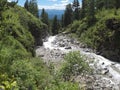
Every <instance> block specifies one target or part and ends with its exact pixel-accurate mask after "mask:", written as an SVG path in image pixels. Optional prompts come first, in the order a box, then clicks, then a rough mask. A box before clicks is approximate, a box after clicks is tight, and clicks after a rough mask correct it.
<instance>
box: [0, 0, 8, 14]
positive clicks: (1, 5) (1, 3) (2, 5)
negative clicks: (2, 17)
mask: <svg viewBox="0 0 120 90" xmlns="http://www.w3.org/2000/svg"><path fill="white" fill-rule="evenodd" d="M6 4H7V0H0V12H1V11H2V10H5V9H6V8H7V6H6ZM0 14H1V13H0Z"/></svg>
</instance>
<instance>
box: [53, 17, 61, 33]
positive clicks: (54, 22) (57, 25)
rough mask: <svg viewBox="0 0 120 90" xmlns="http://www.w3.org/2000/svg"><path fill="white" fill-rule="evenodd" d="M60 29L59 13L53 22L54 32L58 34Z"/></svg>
mask: <svg viewBox="0 0 120 90" xmlns="http://www.w3.org/2000/svg"><path fill="white" fill-rule="evenodd" d="M58 30H59V22H58V19H57V15H55V16H54V19H53V23H52V34H53V35H56V34H58Z"/></svg>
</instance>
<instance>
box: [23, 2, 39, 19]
mask: <svg viewBox="0 0 120 90" xmlns="http://www.w3.org/2000/svg"><path fill="white" fill-rule="evenodd" d="M24 7H25V8H26V9H27V10H28V11H29V12H30V13H32V14H33V15H34V16H36V17H39V14H38V5H37V1H36V0H30V1H29V2H28V0H26V2H25V4H24Z"/></svg>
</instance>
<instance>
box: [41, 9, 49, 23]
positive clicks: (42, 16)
mask: <svg viewBox="0 0 120 90" xmlns="http://www.w3.org/2000/svg"><path fill="white" fill-rule="evenodd" d="M41 20H42V22H43V23H45V24H47V25H49V19H48V14H47V12H46V11H45V9H44V8H43V9H42V13H41Z"/></svg>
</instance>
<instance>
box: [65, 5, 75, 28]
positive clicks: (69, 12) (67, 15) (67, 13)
mask: <svg viewBox="0 0 120 90" xmlns="http://www.w3.org/2000/svg"><path fill="white" fill-rule="evenodd" d="M72 22H73V10H72V5H71V4H68V5H67V6H66V10H65V13H64V26H67V25H69V24H71V23H72Z"/></svg>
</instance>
